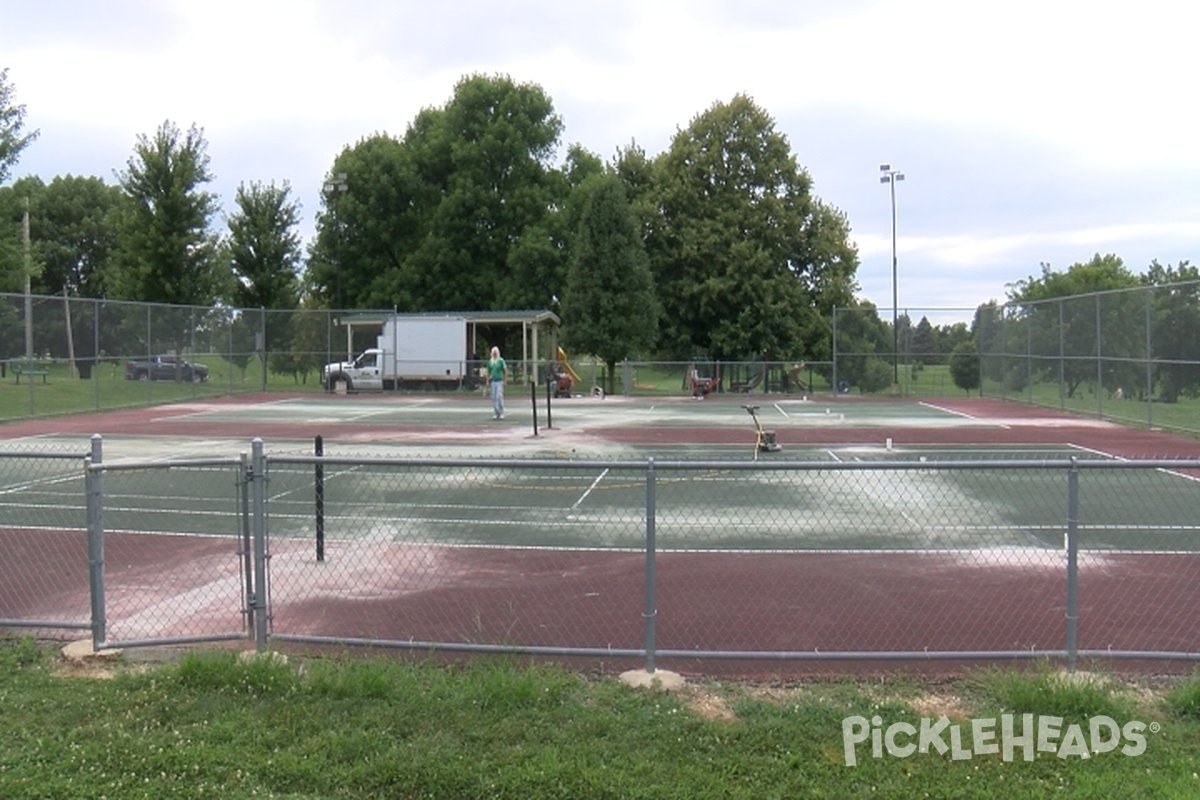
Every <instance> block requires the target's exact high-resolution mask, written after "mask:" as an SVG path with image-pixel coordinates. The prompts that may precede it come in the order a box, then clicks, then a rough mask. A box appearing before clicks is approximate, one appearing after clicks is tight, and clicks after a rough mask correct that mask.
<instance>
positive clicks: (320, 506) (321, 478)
mask: <svg viewBox="0 0 1200 800" xmlns="http://www.w3.org/2000/svg"><path fill="white" fill-rule="evenodd" d="M313 455H315V456H316V457H317V458H318V459H320V458H322V457H323V456H324V455H325V440H324V439H323V438H322V437H321V435H320V434H317V438H316V440H315V441H314V442H313ZM313 495H314V500H315V504H316V517H317V519H316V529H317V561H324V560H325V462H323V461H319V460H318V461H317V463H316V464H315V465H313Z"/></svg>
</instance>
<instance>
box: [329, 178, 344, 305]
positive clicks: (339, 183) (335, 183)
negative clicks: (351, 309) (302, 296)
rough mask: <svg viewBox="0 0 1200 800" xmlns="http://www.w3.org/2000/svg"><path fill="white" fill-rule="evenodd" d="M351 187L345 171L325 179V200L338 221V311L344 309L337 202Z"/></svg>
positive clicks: (336, 279)
mask: <svg viewBox="0 0 1200 800" xmlns="http://www.w3.org/2000/svg"><path fill="white" fill-rule="evenodd" d="M349 189H350V184H348V183H347V182H346V173H344V172H339V173H337V174H336V175H334V176H333V177H332V178H330V179H329V180H327V181H325V187H324V189H323V192H324V194H325V201H326V202H327V203H329V204H330V206H331V207H333V218H334V220H335V221H336V223H337V242H336V243H335V244H334V248H335V249H336V251H337V252H336V253H335V257H336V258H337V268H336V270H335V272H334V298H335V307H336V308H337V310H338V311H341V310H342V216H341V214H339V213H338V212H337V208H336V204H337V198H338V196H339V195H343V194H345V193H346V192H347V191H348V190H349Z"/></svg>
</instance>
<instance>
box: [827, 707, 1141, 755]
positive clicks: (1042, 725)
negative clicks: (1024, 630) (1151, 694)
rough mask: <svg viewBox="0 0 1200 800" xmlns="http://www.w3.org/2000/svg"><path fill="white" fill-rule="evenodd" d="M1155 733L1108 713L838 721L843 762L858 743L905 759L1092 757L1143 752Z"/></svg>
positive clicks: (848, 719) (856, 753) (875, 751)
mask: <svg viewBox="0 0 1200 800" xmlns="http://www.w3.org/2000/svg"><path fill="white" fill-rule="evenodd" d="M1147 730H1149V731H1150V732H1151V733H1156V732H1157V730H1158V723H1151V724H1150V725H1149V726H1147V725H1146V723H1144V722H1139V721H1137V720H1131V721H1130V722H1126V723H1125V724H1124V725H1119V724H1117V721H1116V720H1114V719H1113V718H1112V717H1108V716H1104V715H1099V716H1095V717H1090V718H1088V720H1087V722H1086V723H1083V724H1080V723H1071V724H1069V725H1065V726H1064V725H1063V718H1062V717H1052V716H1045V715H1035V714H1021V715H1020V716H1016V715H1013V714H1003V715H1001V716H1000V717H998V718H997V717H991V718H982V719H972V720H971V721H970V722H969V723H966V724H959V723H952V722H950V720H949V719H948V718H947V717H944V716H943V717H939V718H938V719H936V720H933V719H928V718H926V719H922V720H921V721H920V724H919V725H913V724H912V723H909V722H893V723H891V724H890V725H886V726H885V725H884V724H883V718H882V717H878V716H874V717H871V718H870V719H868V718H866V717H862V716H853V717H846V718H845V719H843V720H842V749H843V751H844V753H845V758H846V766H848V767H853V766H854V765H856V764H857V763H858V755H859V754H858V747H859V745H862V744H865V743H866V742H868V741H869V742H870V743H871V745H870V746H871V757H872V758H883V757H884V754H885V753H886V754H887V755H889V756H893V757H895V758H907V757H909V756H911V755H913V754H914V753H921V754H927V753H930V752H936V753H938V754H939V755H945V754H946V753H949V754H950V758H951V759H953V760H954V761H968V760H970V759H971V758H973V757H975V756H986V755H999V756H1000V757H1001V758H1002V759H1004V760H1005V761H1012V760H1014V759H1015V758H1017V757H1020V758H1022V759H1024V760H1025V761H1033V760H1034V759H1035V758H1036V757H1037V756H1038V755H1039V754H1040V753H1053V754H1054V755H1055V756H1057V757H1058V758H1062V759H1067V758H1080V759H1084V758H1091V757H1092V756H1094V755H1100V754H1101V753H1110V752H1114V751H1118V752H1120V753H1121V754H1122V755H1125V756H1130V757H1132V756H1140V755H1141V754H1142V753H1144V752H1146V731H1147Z"/></svg>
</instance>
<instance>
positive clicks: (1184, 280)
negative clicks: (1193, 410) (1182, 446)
mask: <svg viewBox="0 0 1200 800" xmlns="http://www.w3.org/2000/svg"><path fill="white" fill-rule="evenodd" d="M1142 282H1143V283H1145V284H1146V285H1147V286H1151V287H1153V291H1152V293H1151V295H1150V300H1151V307H1152V309H1153V311H1152V313H1153V319H1152V322H1151V330H1150V341H1151V342H1152V347H1153V351H1152V355H1153V358H1154V361H1155V367H1154V381H1155V384H1156V385H1157V389H1158V393H1159V397H1160V398H1161V399H1162V401H1163V402H1165V403H1174V402H1176V401H1177V400H1178V399H1179V397H1180V396H1181V395H1183V396H1189V397H1195V396H1196V395H1197V394H1200V337H1197V331H1200V269H1197V268H1196V267H1195V266H1193V265H1192V264H1190V263H1188V262H1187V261H1181V262H1179V264H1178V265H1177V266H1174V267H1172V266H1169V265H1168V266H1164V265H1162V264H1160V263H1158V261H1154V262H1152V263H1151V264H1150V268H1149V269H1148V270H1147V271H1146V274H1145V276H1144V277H1143V279H1142Z"/></svg>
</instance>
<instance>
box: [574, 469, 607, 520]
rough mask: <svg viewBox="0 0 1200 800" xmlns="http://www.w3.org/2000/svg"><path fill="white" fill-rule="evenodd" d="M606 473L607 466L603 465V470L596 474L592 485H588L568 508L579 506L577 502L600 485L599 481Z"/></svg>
mask: <svg viewBox="0 0 1200 800" xmlns="http://www.w3.org/2000/svg"><path fill="white" fill-rule="evenodd" d="M606 475H608V467H605V468H604V471H603V472H601V473H600V474H599V475H597V476H596V480H594V481H592V485H591V486H589V487H588V488H587V490H586V491H585V492H584V493H583V494H581V495H579V499H578V500H576V501H575V504H574V505H573V506H571V509H570V510H571V511H574V510H575V509H577V508H579V504H580V503H582V502H583V501H584V500H586V499H587V496H588V495H589V494H591V493H592V490H593V489H595V488H596V487H597V486H599V485H600V481H602V480H604V477H605V476H606Z"/></svg>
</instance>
